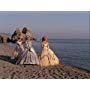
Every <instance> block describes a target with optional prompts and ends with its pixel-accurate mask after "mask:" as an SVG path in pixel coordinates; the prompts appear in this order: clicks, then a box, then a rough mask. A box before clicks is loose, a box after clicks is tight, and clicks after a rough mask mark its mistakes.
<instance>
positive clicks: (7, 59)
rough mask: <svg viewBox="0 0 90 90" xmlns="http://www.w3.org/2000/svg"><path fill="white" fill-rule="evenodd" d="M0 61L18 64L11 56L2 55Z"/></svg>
mask: <svg viewBox="0 0 90 90" xmlns="http://www.w3.org/2000/svg"><path fill="white" fill-rule="evenodd" d="M0 60H3V61H6V62H10V63H12V64H15V63H16V60H12V59H11V57H10V56H4V55H0Z"/></svg>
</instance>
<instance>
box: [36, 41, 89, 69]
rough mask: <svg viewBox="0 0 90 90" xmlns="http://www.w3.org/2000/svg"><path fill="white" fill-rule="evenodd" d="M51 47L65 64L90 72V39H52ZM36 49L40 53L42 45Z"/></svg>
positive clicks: (38, 45) (37, 45)
mask: <svg viewBox="0 0 90 90" xmlns="http://www.w3.org/2000/svg"><path fill="white" fill-rule="evenodd" d="M49 45H50V48H51V49H52V50H53V51H54V52H55V53H56V55H57V56H58V58H59V59H60V61H61V62H62V63H63V64H69V65H73V66H76V67H80V68H83V69H87V70H90V56H89V51H90V48H89V39H50V40H49ZM34 48H35V50H36V52H37V53H39V52H40V50H41V47H40V43H39V42H36V43H34Z"/></svg>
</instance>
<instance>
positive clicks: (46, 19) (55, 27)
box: [0, 11, 89, 38]
mask: <svg viewBox="0 0 90 90" xmlns="http://www.w3.org/2000/svg"><path fill="white" fill-rule="evenodd" d="M24 26H27V27H28V28H30V29H31V31H32V32H33V33H34V36H36V37H40V35H42V34H47V35H48V36H49V38H88V37H89V12H86V11H85V12H75V11H74V12H68V11H67V12H65V11H64V12H61V11H60V12H39V11H37V12H35V11H34V12H26V11H25V12H15V11H14V12H5V11H4V12H0V32H6V33H8V32H10V33H12V32H14V30H15V28H16V27H19V28H20V29H22V28H23V27H24Z"/></svg>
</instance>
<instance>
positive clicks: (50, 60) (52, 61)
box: [39, 36, 59, 66]
mask: <svg viewBox="0 0 90 90" xmlns="http://www.w3.org/2000/svg"><path fill="white" fill-rule="evenodd" d="M41 47H42V50H41V53H40V55H39V60H40V66H52V65H58V64H59V59H58V57H57V56H56V55H55V53H54V52H53V51H52V50H51V49H50V48H49V43H48V37H47V36H43V37H42V40H41Z"/></svg>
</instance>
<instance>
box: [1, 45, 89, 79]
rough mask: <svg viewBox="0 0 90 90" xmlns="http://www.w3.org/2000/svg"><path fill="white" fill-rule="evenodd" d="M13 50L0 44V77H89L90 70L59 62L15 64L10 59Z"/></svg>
mask: <svg viewBox="0 0 90 90" xmlns="http://www.w3.org/2000/svg"><path fill="white" fill-rule="evenodd" d="M12 52H13V50H12V49H11V48H10V47H8V45H7V44H0V79H89V78H90V71H87V70H83V69H80V68H76V67H73V66H69V65H64V64H60V65H57V66H50V67H40V66H37V65H15V61H12V60H11V59H10V57H11V55H12Z"/></svg>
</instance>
